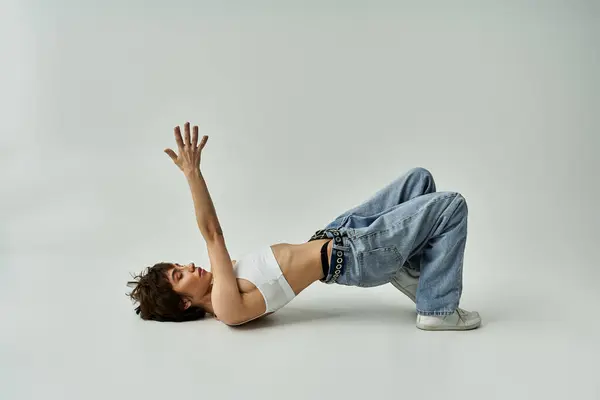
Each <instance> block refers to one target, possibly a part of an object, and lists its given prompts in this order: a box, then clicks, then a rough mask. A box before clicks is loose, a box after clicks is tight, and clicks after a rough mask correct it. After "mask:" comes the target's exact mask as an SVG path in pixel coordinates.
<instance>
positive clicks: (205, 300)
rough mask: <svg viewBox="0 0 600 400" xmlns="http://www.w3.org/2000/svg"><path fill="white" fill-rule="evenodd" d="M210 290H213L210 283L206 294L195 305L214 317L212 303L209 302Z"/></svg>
mask: <svg viewBox="0 0 600 400" xmlns="http://www.w3.org/2000/svg"><path fill="white" fill-rule="evenodd" d="M212 288H213V285H212V283H211V285H210V286H209V288H208V292H207V293H206V294H205V295H204V297H203V298H202V299H200V300H199V301H198V303H196V304H195V305H196V306H198V307H202V308H203V309H204V310H206V312H209V313H211V314H212V315H215V312H214V310H213V307H212V301H211V295H212Z"/></svg>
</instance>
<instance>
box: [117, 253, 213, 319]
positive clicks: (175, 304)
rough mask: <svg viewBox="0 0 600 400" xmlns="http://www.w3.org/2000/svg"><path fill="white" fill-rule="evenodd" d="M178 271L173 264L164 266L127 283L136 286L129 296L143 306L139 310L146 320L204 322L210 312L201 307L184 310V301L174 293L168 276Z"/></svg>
mask: <svg viewBox="0 0 600 400" xmlns="http://www.w3.org/2000/svg"><path fill="white" fill-rule="evenodd" d="M171 268H174V266H173V264H171V263H165V262H161V263H158V264H155V265H153V266H152V267H148V268H146V269H145V270H144V271H142V272H141V273H140V274H136V275H134V276H133V279H134V280H133V281H129V282H127V285H128V286H134V289H133V290H132V291H131V293H128V294H127V296H129V297H130V298H131V299H132V300H133V301H134V302H137V303H139V305H138V306H137V307H136V308H135V312H136V314H138V315H139V316H140V317H141V318H142V319H144V320H154V321H170V322H184V321H193V320H197V319H202V318H204V316H205V315H206V311H205V310H204V309H203V308H201V307H195V306H191V307H188V308H187V309H184V308H183V299H182V298H181V296H180V295H179V294H178V293H176V292H175V291H174V290H173V287H172V286H171V282H169V279H168V278H167V272H168V271H169V270H170V269H171Z"/></svg>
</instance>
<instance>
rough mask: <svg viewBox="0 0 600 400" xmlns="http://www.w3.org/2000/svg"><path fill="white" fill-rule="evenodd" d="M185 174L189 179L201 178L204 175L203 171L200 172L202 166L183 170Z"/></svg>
mask: <svg viewBox="0 0 600 400" xmlns="http://www.w3.org/2000/svg"><path fill="white" fill-rule="evenodd" d="M183 174H184V175H185V177H186V178H187V179H195V178H199V177H200V176H201V175H202V173H201V172H200V168H194V169H192V170H187V171H183Z"/></svg>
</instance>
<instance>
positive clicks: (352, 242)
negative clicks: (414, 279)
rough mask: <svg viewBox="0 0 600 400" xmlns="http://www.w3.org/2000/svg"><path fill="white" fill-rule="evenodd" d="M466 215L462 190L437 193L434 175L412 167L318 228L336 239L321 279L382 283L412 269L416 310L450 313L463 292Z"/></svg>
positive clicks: (363, 284) (350, 283) (356, 283)
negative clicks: (415, 282) (362, 201)
mask: <svg viewBox="0 0 600 400" xmlns="http://www.w3.org/2000/svg"><path fill="white" fill-rule="evenodd" d="M467 214H468V210H467V203H466V201H465V199H464V198H463V197H462V196H461V195H460V194H459V193H455V192H436V187H435V182H434V180H433V177H432V176H431V173H429V171H427V170H426V169H424V168H414V169H412V170H410V171H408V172H407V173H406V174H404V175H402V176H400V177H398V178H396V179H395V180H394V181H392V182H391V183H390V184H388V185H387V186H386V187H384V188H383V189H381V190H379V191H378V192H377V193H375V194H374V195H373V196H372V197H371V198H370V199H368V200H367V201H365V202H364V203H362V204H360V205H359V206H356V207H354V208H352V209H350V210H348V211H346V212H344V213H343V214H341V215H339V216H338V217H337V218H335V220H334V221H332V222H331V223H329V224H328V225H327V226H326V227H325V229H323V230H320V231H318V232H320V233H321V234H322V235H326V236H327V237H331V238H333V239H334V244H333V251H332V256H331V260H330V274H328V276H327V277H325V278H324V279H323V281H324V282H326V283H331V282H332V281H335V283H338V284H341V285H348V286H359V287H372V286H379V285H383V284H386V283H389V282H391V280H392V279H393V278H394V275H395V274H397V273H398V272H399V271H400V269H401V268H403V267H405V268H411V269H413V270H415V271H418V272H419V273H420V278H419V284H418V288H417V293H416V302H417V312H418V313H419V314H421V315H448V314H452V313H453V312H454V310H456V308H457V307H458V305H459V301H460V297H461V294H462V269H463V256H464V251H465V245H466V240H467ZM336 270H339V271H338V272H337V274H336V273H335V271H336Z"/></svg>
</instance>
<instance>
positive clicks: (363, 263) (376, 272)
mask: <svg viewBox="0 0 600 400" xmlns="http://www.w3.org/2000/svg"><path fill="white" fill-rule="evenodd" d="M358 259H359V268H360V280H359V282H358V286H360V287H371V286H380V285H384V284H386V283H389V282H390V281H391V280H392V277H393V276H394V275H395V274H396V272H397V271H398V270H399V269H400V267H401V265H400V264H401V262H402V257H401V255H400V252H399V251H398V249H397V248H396V247H394V246H388V247H378V248H375V249H371V250H366V251H363V252H361V253H359V256H358Z"/></svg>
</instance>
